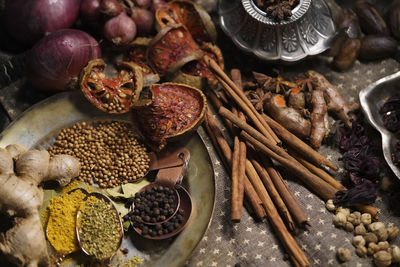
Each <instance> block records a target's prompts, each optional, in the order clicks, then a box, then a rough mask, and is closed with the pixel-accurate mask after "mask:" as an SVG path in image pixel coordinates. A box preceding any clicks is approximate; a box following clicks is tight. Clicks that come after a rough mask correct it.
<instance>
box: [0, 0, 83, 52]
mask: <svg viewBox="0 0 400 267" xmlns="http://www.w3.org/2000/svg"><path fill="white" fill-rule="evenodd" d="M79 4H80V0H10V1H6V7H5V11H4V14H5V16H4V23H5V26H6V29H7V31H8V32H9V33H10V35H11V36H12V37H13V38H15V39H16V40H17V41H20V42H22V43H24V44H28V45H33V44H34V43H35V42H37V41H38V40H39V39H40V38H42V37H43V36H44V35H45V34H46V33H50V32H54V31H57V30H59V29H65V28H69V27H71V26H72V24H73V23H74V22H75V20H76V19H77V17H78V13H79Z"/></svg>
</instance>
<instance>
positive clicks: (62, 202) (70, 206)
mask: <svg viewBox="0 0 400 267" xmlns="http://www.w3.org/2000/svg"><path fill="white" fill-rule="evenodd" d="M76 185H77V184H76V183H72V184H71V185H69V186H67V187H66V188H64V190H63V191H62V194H61V195H60V196H57V197H55V198H52V199H51V200H50V204H49V206H48V207H47V209H48V213H49V219H48V223H47V239H48V240H49V241H50V243H51V245H52V246H53V247H54V249H55V250H56V251H57V252H60V253H67V252H71V251H75V250H77V249H79V245H78V240H77V238H76V234H75V224H76V213H77V210H78V208H79V205H80V203H81V201H82V200H83V198H84V197H85V196H86V195H85V193H83V192H82V191H81V190H75V191H73V192H71V193H69V194H68V193H67V192H69V191H70V190H72V189H74V188H77V187H76Z"/></svg>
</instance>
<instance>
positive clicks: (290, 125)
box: [264, 94, 311, 138]
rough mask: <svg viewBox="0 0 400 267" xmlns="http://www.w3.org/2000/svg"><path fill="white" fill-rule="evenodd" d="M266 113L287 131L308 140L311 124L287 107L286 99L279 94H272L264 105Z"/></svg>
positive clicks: (294, 110)
mask: <svg viewBox="0 0 400 267" xmlns="http://www.w3.org/2000/svg"><path fill="white" fill-rule="evenodd" d="M264 110H265V113H267V114H269V115H270V116H271V117H272V118H273V119H274V120H276V121H277V122H279V123H280V124H281V125H282V126H284V127H285V128H286V129H288V130H289V131H291V132H292V133H294V134H295V135H297V136H299V137H301V138H308V137H309V136H310V132H311V123H310V121H309V120H307V119H305V118H303V116H302V115H301V114H300V112H298V111H297V110H296V109H294V108H291V107H288V106H287V105H286V101H285V98H284V97H283V96H282V95H279V94H271V97H270V98H269V99H268V100H267V101H266V102H265V104H264Z"/></svg>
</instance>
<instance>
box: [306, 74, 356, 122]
mask: <svg viewBox="0 0 400 267" xmlns="http://www.w3.org/2000/svg"><path fill="white" fill-rule="evenodd" d="M306 75H307V77H309V78H311V79H312V80H313V83H314V84H315V85H316V88H315V89H316V90H320V91H323V92H324V98H325V101H326V103H327V105H328V111H332V112H333V113H335V114H336V115H337V116H338V118H339V119H341V120H342V121H343V122H344V123H345V124H346V126H347V127H349V128H350V127H351V122H350V117H349V113H350V112H351V111H353V110H354V109H356V108H357V107H358V106H359V105H358V104H354V105H352V106H350V105H349V104H348V103H347V102H346V101H345V100H344V99H343V98H342V96H341V95H340V93H339V92H338V90H337V88H336V87H335V86H334V85H333V84H331V83H330V82H329V81H328V80H327V79H326V78H325V77H324V76H323V75H322V74H320V73H318V72H316V71H313V70H309V71H307V72H306Z"/></svg>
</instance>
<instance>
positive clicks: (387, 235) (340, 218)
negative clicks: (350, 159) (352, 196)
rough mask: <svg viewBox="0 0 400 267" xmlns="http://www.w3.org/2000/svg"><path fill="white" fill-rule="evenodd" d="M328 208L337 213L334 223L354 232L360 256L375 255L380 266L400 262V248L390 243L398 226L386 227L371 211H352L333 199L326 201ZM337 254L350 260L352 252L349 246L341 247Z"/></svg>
mask: <svg viewBox="0 0 400 267" xmlns="http://www.w3.org/2000/svg"><path fill="white" fill-rule="evenodd" d="M326 208H327V209H328V210H329V211H330V212H334V213H335V215H334V216H333V224H334V225H335V226H336V227H340V228H344V229H345V230H346V231H347V232H354V237H353V240H352V244H353V246H354V247H355V249H356V250H355V251H356V254H357V255H358V256H359V257H361V258H364V257H368V256H369V257H373V260H374V263H375V265H376V266H378V267H386V266H390V265H391V264H392V263H400V248H399V247H398V246H395V245H392V246H390V244H389V242H390V241H391V240H393V239H395V238H396V237H397V235H398V233H399V228H398V227H397V226H394V227H388V228H386V227H385V224H384V223H383V222H373V221H372V218H371V215H370V214H369V213H363V214H361V213H360V212H358V211H354V212H351V211H350V209H348V208H343V207H338V208H336V207H335V205H334V204H333V201H332V200H331V199H330V200H328V201H327V202H326ZM337 256H338V258H339V260H340V261H342V262H346V261H348V260H350V257H351V252H350V250H349V249H347V248H339V249H338V250H337Z"/></svg>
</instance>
